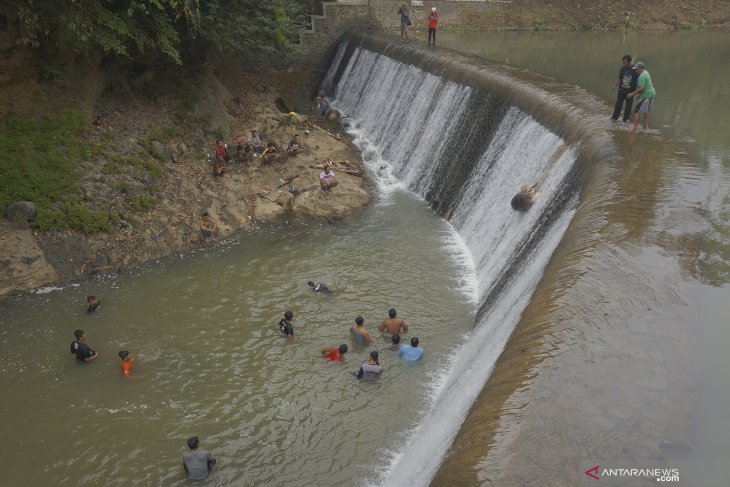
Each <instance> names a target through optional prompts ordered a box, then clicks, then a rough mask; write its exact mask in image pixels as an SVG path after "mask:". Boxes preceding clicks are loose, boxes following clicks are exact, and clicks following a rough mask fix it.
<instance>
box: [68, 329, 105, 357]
mask: <svg viewBox="0 0 730 487" xmlns="http://www.w3.org/2000/svg"><path fill="white" fill-rule="evenodd" d="M74 337H76V339H75V340H74V341H72V342H71V353H75V354H76V358H77V359H79V360H81V361H82V362H93V361H94V360H96V359H97V358H98V357H99V352H95V351H93V350H92V349H91V348H89V346H88V345H87V344H86V333H85V332H84V330H76V331H74Z"/></svg>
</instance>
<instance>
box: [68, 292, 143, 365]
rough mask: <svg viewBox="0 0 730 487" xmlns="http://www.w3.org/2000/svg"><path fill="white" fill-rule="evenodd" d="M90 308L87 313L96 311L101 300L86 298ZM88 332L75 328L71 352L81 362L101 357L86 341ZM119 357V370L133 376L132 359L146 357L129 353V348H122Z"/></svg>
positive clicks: (91, 297)
mask: <svg viewBox="0 0 730 487" xmlns="http://www.w3.org/2000/svg"><path fill="white" fill-rule="evenodd" d="M86 303H87V304H88V308H87V309H86V312H87V313H94V312H95V311H96V309H97V308H98V307H99V305H100V304H101V301H100V300H99V298H97V297H96V296H89V297H87V298H86ZM86 338H87V336H86V332H85V331H84V330H74V339H73V341H72V342H71V353H72V354H74V355H76V359H77V360H79V361H81V362H93V361H94V360H96V359H97V358H99V352H97V351H95V350H93V349H92V348H91V347H89V345H88V344H87V343H86ZM118 355H119V358H120V359H121V362H120V364H119V370H120V371H121V372H122V375H124V376H126V377H132V369H133V368H134V362H132V359H134V358H138V357H144V355H143V354H141V353H129V351H127V350H120V351H119V353H118Z"/></svg>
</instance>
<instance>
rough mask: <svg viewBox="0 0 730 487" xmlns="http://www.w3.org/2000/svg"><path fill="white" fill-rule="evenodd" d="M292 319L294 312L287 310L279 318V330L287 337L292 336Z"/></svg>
mask: <svg viewBox="0 0 730 487" xmlns="http://www.w3.org/2000/svg"><path fill="white" fill-rule="evenodd" d="M292 319H294V313H292V312H291V311H287V312H286V313H284V317H283V318H282V319H281V320H279V331H280V332H281V334H282V335H284V336H285V337H287V338H289V337H293V336H294V325H292Z"/></svg>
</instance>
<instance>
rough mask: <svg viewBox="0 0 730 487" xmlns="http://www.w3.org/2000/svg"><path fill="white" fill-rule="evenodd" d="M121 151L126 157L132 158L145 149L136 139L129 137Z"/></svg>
mask: <svg viewBox="0 0 730 487" xmlns="http://www.w3.org/2000/svg"><path fill="white" fill-rule="evenodd" d="M120 150H121V152H122V154H124V155H125V156H131V155H133V154H136V153H138V152H142V151H143V150H144V149H143V148H142V146H141V145H139V142H138V141H137V139H136V138H134V137H129V138H127V139H126V140H124V141H122V142H121V144H120Z"/></svg>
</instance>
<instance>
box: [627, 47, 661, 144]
mask: <svg viewBox="0 0 730 487" xmlns="http://www.w3.org/2000/svg"><path fill="white" fill-rule="evenodd" d="M634 69H635V70H636V72H637V73H639V79H638V80H637V82H636V91H632V92H631V93H629V94H628V95H626V98H633V97H634V96H636V95H639V103H637V104H636V109H635V111H634V129H633V130H632V132H636V128H637V127H638V126H639V114H640V113H643V114H644V130H646V129H648V128H649V112H650V111H651V109H652V108H653V107H654V96H656V91H654V85H653V84H652V82H651V76H650V75H649V71H647V70H646V65H645V64H644V63H642V62H641V61H639V62H638V63H636V64H635V65H634Z"/></svg>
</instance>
